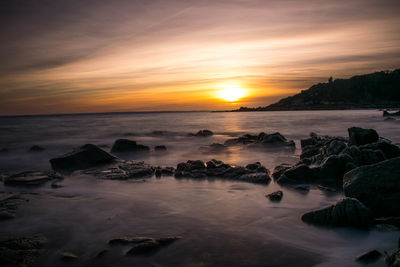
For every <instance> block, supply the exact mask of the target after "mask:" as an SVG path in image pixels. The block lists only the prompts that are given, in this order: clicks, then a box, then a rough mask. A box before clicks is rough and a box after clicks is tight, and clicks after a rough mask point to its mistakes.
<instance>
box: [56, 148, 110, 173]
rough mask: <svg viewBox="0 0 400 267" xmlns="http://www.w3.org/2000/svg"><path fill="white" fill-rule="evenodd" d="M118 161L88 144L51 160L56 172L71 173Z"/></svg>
mask: <svg viewBox="0 0 400 267" xmlns="http://www.w3.org/2000/svg"><path fill="white" fill-rule="evenodd" d="M116 160H117V158H116V157H115V156H113V155H111V154H110V153H108V152H106V151H104V150H102V149H101V148H99V147H97V146H95V145H92V144H86V145H84V146H81V147H80V148H78V149H76V150H74V151H72V152H70V153H68V154H65V155H63V156H61V157H58V158H53V159H51V160H50V164H51V167H52V168H53V169H54V170H61V171H69V170H79V169H87V168H91V167H97V166H100V165H103V164H107V163H112V162H114V161H116Z"/></svg>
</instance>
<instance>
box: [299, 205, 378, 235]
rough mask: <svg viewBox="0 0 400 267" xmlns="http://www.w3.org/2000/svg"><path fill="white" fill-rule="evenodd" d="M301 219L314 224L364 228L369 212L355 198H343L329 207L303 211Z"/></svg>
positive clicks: (367, 222) (369, 218) (369, 219)
mask: <svg viewBox="0 0 400 267" xmlns="http://www.w3.org/2000/svg"><path fill="white" fill-rule="evenodd" d="M301 219H302V220H303V221H304V222H306V223H310V224H316V225H326V226H352V227H358V228H366V227H367V226H368V225H369V223H370V221H371V212H370V210H369V209H368V208H367V207H365V206H364V204H362V203H361V202H360V201H358V200H357V199H354V198H345V199H342V200H340V201H339V202H337V203H336V204H334V205H332V206H330V207H327V208H323V209H320V210H316V211H311V212H308V213H305V214H304V215H303V216H302V217H301Z"/></svg>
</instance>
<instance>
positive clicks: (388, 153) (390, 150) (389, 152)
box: [360, 142, 400, 159]
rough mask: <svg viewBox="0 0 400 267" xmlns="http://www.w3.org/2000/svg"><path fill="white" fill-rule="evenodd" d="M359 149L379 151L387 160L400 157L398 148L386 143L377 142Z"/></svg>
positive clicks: (399, 148)
mask: <svg viewBox="0 0 400 267" xmlns="http://www.w3.org/2000/svg"><path fill="white" fill-rule="evenodd" d="M360 149H371V150H380V151H382V152H383V153H384V154H385V157H386V158H388V159H391V158H395V157H400V147H399V146H396V145H394V144H390V143H388V142H377V143H371V144H367V145H363V146H361V147H360Z"/></svg>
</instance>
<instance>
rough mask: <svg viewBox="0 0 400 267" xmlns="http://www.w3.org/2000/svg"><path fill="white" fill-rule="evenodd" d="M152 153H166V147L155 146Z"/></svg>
mask: <svg viewBox="0 0 400 267" xmlns="http://www.w3.org/2000/svg"><path fill="white" fill-rule="evenodd" d="M154 151H156V152H166V151H167V147H166V146H155V147H154Z"/></svg>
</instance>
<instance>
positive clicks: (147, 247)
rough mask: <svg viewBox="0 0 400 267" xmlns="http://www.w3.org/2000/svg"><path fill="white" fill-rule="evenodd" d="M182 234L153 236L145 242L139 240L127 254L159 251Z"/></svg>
mask: <svg viewBox="0 0 400 267" xmlns="http://www.w3.org/2000/svg"><path fill="white" fill-rule="evenodd" d="M181 238H182V237H181V236H169V237H164V238H151V239H150V240H146V241H143V242H139V243H138V244H137V245H135V246H134V247H132V248H131V249H130V250H129V251H128V252H127V253H126V254H127V255H143V254H154V253H156V252H158V251H159V250H160V249H161V248H163V247H165V246H168V245H170V244H172V243H173V242H175V241H176V240H178V239H181Z"/></svg>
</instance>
